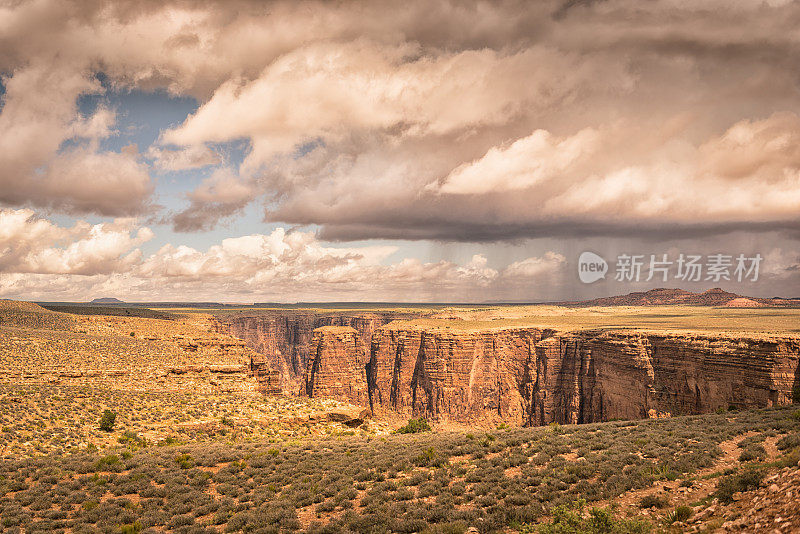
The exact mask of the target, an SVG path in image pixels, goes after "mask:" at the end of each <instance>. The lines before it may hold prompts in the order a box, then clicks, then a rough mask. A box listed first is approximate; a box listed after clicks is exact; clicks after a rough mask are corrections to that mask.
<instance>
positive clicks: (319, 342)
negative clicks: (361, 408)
mask: <svg viewBox="0 0 800 534" xmlns="http://www.w3.org/2000/svg"><path fill="white" fill-rule="evenodd" d="M312 346H313V347H314V350H313V351H311V354H310V355H309V358H308V365H307V367H306V372H305V374H304V376H303V382H304V385H305V394H306V395H308V396H309V397H333V398H336V399H340V400H347V401H350V402H353V403H355V404H367V403H368V402H369V393H368V392H367V375H366V352H365V351H364V346H363V344H362V341H361V336H359V334H358V331H357V330H355V329H354V328H351V327H348V326H326V327H322V328H318V329H317V330H314V335H313V338H312Z"/></svg>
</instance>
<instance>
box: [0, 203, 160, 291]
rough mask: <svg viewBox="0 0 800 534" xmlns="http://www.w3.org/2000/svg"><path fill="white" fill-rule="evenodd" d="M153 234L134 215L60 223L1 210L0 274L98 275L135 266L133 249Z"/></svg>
mask: <svg viewBox="0 0 800 534" xmlns="http://www.w3.org/2000/svg"><path fill="white" fill-rule="evenodd" d="M152 238H153V232H152V231H151V230H150V229H149V228H146V227H144V228H136V226H135V221H134V220H132V219H117V220H115V221H114V222H113V223H104V224H95V225H90V224H88V223H85V222H78V223H76V224H75V225H74V226H73V227H71V228H65V227H60V226H57V225H55V224H53V223H52V222H50V221H48V220H46V219H42V218H39V217H37V216H36V215H35V214H34V212H33V211H32V210H29V209H20V210H9V209H3V210H0V273H14V274H17V275H27V274H57V275H73V274H74V275H97V274H109V273H114V272H124V271H126V270H128V269H130V268H132V267H133V266H135V265H137V264H138V263H139V262H140V260H141V251H140V250H139V249H138V248H136V247H138V246H140V245H141V244H143V243H145V242H146V241H149V240H150V239H152Z"/></svg>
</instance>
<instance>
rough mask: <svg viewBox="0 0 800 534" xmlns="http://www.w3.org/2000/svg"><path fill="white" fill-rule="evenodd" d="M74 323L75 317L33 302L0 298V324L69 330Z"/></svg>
mask: <svg viewBox="0 0 800 534" xmlns="http://www.w3.org/2000/svg"><path fill="white" fill-rule="evenodd" d="M75 324H76V322H75V319H73V318H72V317H70V316H69V315H66V314H63V313H56V312H54V311H51V310H48V309H45V308H43V307H41V306H39V305H38V304H34V303H33V302H25V301H22V300H5V299H2V300H0V326H13V327H16V328H34V329H39V328H41V329H48V330H71V329H72V328H73V327H74V326H75Z"/></svg>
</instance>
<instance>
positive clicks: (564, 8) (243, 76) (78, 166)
mask: <svg viewBox="0 0 800 534" xmlns="http://www.w3.org/2000/svg"><path fill="white" fill-rule="evenodd" d="M798 60H800V4H798V3H796V2H788V1H780V0H758V1H755V0H753V1H750V0H739V1H737V2H729V1H727V0H725V1H722V0H693V1H685V0H650V1H648V2H641V1H640V0H624V1H615V0H608V1H600V0H583V1H581V0H567V1H563V0H559V1H541V2H513V1H507V2H488V1H481V2H470V1H458V2H456V1H442V0H425V1H414V0H411V1H407V2H402V3H397V2H382V1H369V2H366V1H364V2H359V1H348V2H327V1H326V2H305V1H289V2H280V1H277V2H266V1H261V0H259V1H256V0H253V1H248V0H229V1H224V2H223V1H220V2H213V1H209V0H194V1H193V0H167V1H161V0H159V1H155V0H152V1H151V0H140V1H126V0H118V1H114V2H109V1H103V0H82V1H70V0H19V1H18V0H14V1H10V0H0V298H14V299H30V300H40V301H42V300H43V301H83V300H90V299H93V298H97V297H116V298H119V299H122V300H126V301H167V300H169V301H223V302H243V303H250V302H297V301H392V302H396V301H412V302H428V301H439V302H461V301H463V302H487V301H491V302H495V301H532V302H538V301H559V300H577V299H586V298H594V297H598V296H606V295H613V294H622V293H628V292H631V291H642V290H647V289H651V288H656V287H680V288H684V289H689V290H694V291H702V290H705V289H708V288H711V287H722V288H724V289H727V290H730V291H734V292H737V293H740V294H745V295H751V296H787V297H794V296H797V297H800V248H799V247H798V241H800V224H798V223H799V222H800V75H798V72H797V68H796V65H797V64H798ZM584 252H592V253H593V254H595V255H596V257H599V258H601V260H600V262H599V263H603V264H604V265H605V267H603V273H602V274H604V276H600V277H597V278H596V279H594V280H591V281H588V280H587V279H586V277H582V276H581V269H588V267H586V266H585V265H584V266H582V265H581V261H580V258H581V254H582V253H584ZM691 258H694V260H692V261H693V262H694V264H696V265H700V271H699V273H697V276H687V273H686V269H685V265H686V262H687V261H689V260H690V259H691ZM596 263H598V262H596ZM599 263H598V264H599ZM659 267H660V269H659Z"/></svg>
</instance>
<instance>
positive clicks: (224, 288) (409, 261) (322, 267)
mask: <svg viewBox="0 0 800 534" xmlns="http://www.w3.org/2000/svg"><path fill="white" fill-rule="evenodd" d="M152 238H153V233H152V231H150V229H148V228H147V227H137V225H136V223H135V221H134V220H132V219H120V220H117V221H114V222H113V223H105V224H97V225H90V224H88V223H85V222H81V221H79V222H78V223H76V224H75V225H74V226H73V227H61V226H58V225H55V224H53V223H52V222H51V221H48V220H46V219H42V218H39V217H37V216H36V215H35V214H34V213H33V212H32V211H31V210H27V209H21V210H8V209H6V210H2V211H0V251H2V252H3V254H2V256H1V257H2V262H0V295H3V296H25V297H27V298H41V297H42V296H48V298H54V297H56V296H61V297H62V298H72V299H83V298H84V296H85V295H89V294H95V293H98V294H99V293H100V292H102V291H101V290H105V291H106V293H107V294H116V295H119V296H121V298H124V299H126V300H130V299H132V298H135V297H139V298H140V299H152V298H153V297H152V295H155V294H157V295H159V297H158V298H159V299H177V300H187V299H191V298H197V299H208V298H209V297H208V296H209V295H212V294H213V295H216V297H214V298H217V299H222V298H224V299H228V300H245V301H247V300H251V301H252V300H259V299H262V300H270V299H275V300H281V301H286V300H289V301H296V300H302V299H303V298H306V299H319V298H323V299H333V300H335V299H341V298H352V295H354V294H359V295H362V297H360V298H363V299H373V300H391V299H400V300H409V299H411V300H414V299H418V298H434V297H441V298H448V299H458V300H462V299H464V298H469V297H470V296H472V297H473V298H489V297H491V295H492V294H493V292H494V291H495V290H496V289H497V288H498V287H500V288H501V289H502V287H503V286H504V284H506V283H507V282H509V280H510V281H511V282H514V281H520V280H522V281H523V282H525V283H532V282H535V281H536V280H541V279H543V278H542V277H548V276H552V275H554V274H555V273H557V272H559V270H560V269H561V268H562V267H563V265H562V263H563V258H561V257H560V256H558V255H557V254H554V253H547V254H545V255H544V256H543V257H542V258H537V257H532V258H528V259H527V260H524V261H523V262H521V263H519V265H529V266H530V265H534V264H535V265H538V267H536V268H527V269H526V268H520V267H519V266H518V264H512V266H510V267H508V268H506V269H502V270H501V269H495V268H493V267H490V266H489V260H488V259H487V257H486V256H485V255H483V254H475V255H474V256H473V257H472V259H471V260H470V261H468V262H465V263H464V264H462V265H459V264H457V263H455V262H450V261H444V260H440V261H434V262H423V261H420V260H419V259H417V258H413V257H406V258H403V259H402V260H400V261H397V262H394V263H392V262H390V261H389V258H390V257H391V256H392V255H394V254H395V253H396V252H397V251H398V249H397V247H395V246H385V245H361V246H352V247H339V246H330V245H326V244H325V243H323V242H321V241H319V240H318V239H317V238H316V237H315V236H314V234H313V233H310V232H296V231H294V232H289V231H286V230H285V229H283V228H277V229H276V230H274V231H273V232H271V233H269V234H253V235H246V236H240V237H234V238H227V239H223V240H222V241H220V242H219V243H217V244H214V245H211V246H210V247H208V248H207V249H206V250H198V249H195V248H193V247H188V246H185V245H171V244H167V245H164V246H162V247H161V248H159V249H158V250H157V251H156V252H154V253H152V254H150V255H149V256H146V257H145V256H144V255H143V254H142V252H141V249H140V248H139V247H140V246H141V245H142V244H144V243H145V242H147V241H149V240H150V239H152ZM512 278H513V280H512ZM70 284H71V285H70ZM109 292H111V293H109ZM348 295H349V296H350V297H348Z"/></svg>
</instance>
